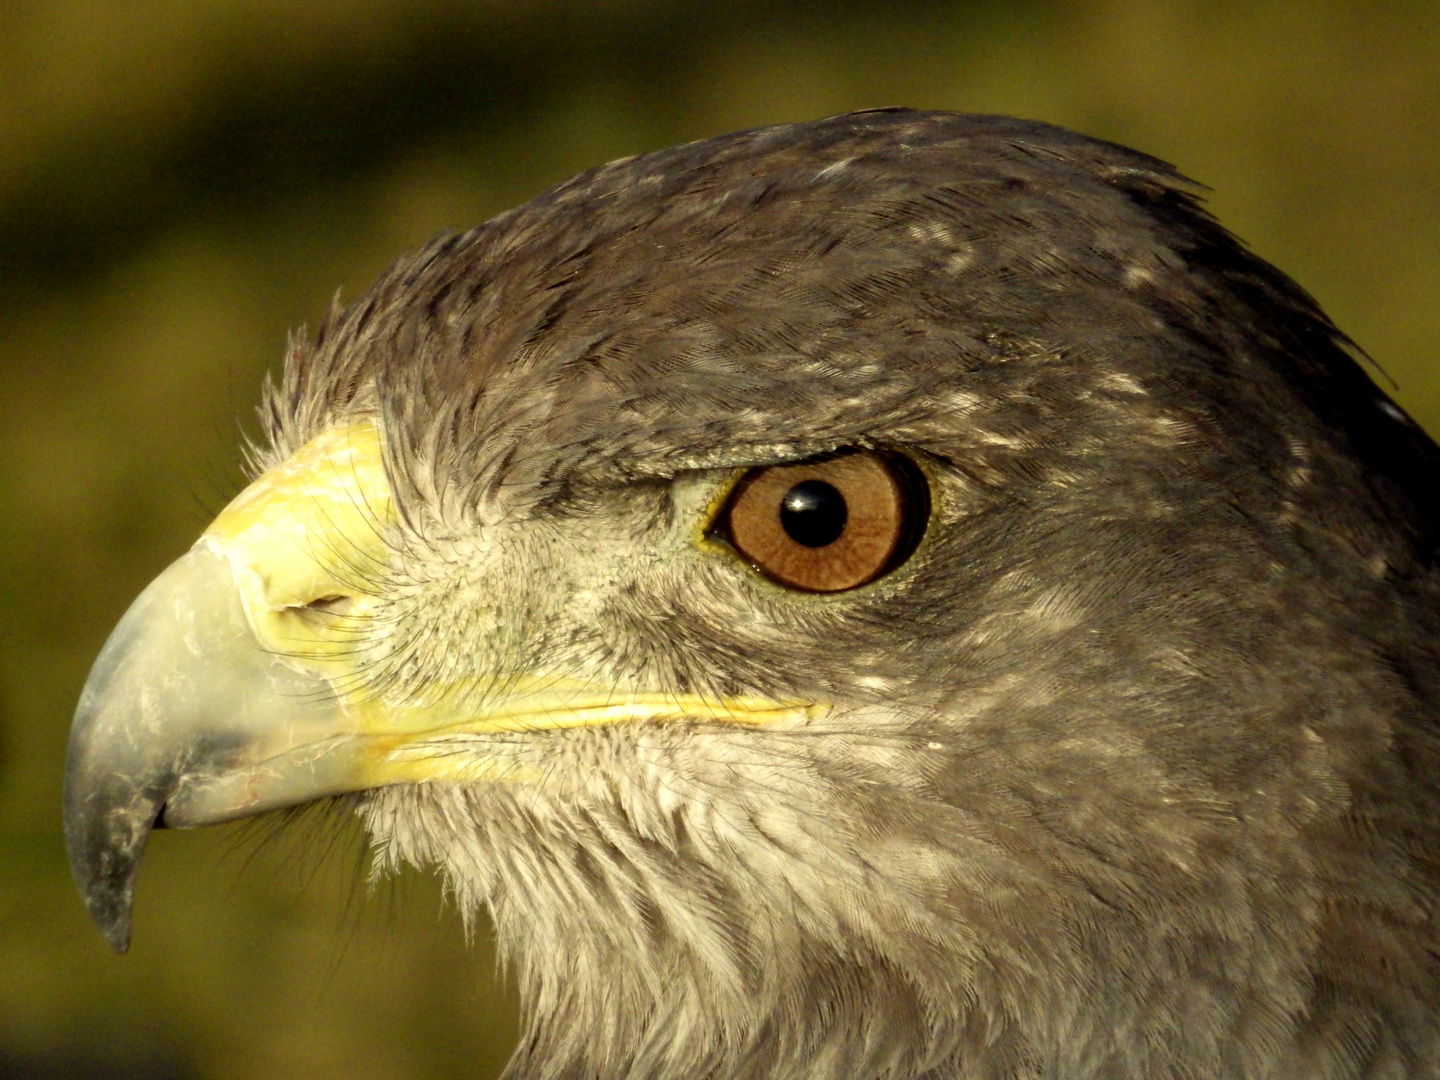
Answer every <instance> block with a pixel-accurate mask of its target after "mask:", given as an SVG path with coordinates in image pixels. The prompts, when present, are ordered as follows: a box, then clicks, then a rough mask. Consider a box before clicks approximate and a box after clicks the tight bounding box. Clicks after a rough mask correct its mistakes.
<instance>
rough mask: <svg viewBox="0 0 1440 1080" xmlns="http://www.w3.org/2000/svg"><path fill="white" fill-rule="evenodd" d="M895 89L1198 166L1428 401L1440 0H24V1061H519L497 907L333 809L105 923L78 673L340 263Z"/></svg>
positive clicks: (7, 324) (361, 1065) (19, 780)
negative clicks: (597, 176)
mask: <svg viewBox="0 0 1440 1080" xmlns="http://www.w3.org/2000/svg"><path fill="white" fill-rule="evenodd" d="M888 104H908V105H915V106H922V107H930V108H945V109H957V110H966V111H993V112H1006V113H1012V114H1018V115H1022V116H1027V117H1035V118H1040V119H1044V120H1048V121H1052V122H1055V123H1059V124H1064V125H1067V126H1071V127H1075V128H1079V129H1081V130H1083V131H1087V132H1090V133H1092V134H1096V135H1100V136H1103V137H1106V138H1110V139H1114V140H1117V141H1120V142H1124V143H1128V144H1131V145H1134V146H1137V147H1140V148H1142V149H1144V150H1147V151H1149V152H1151V153H1154V154H1156V155H1158V156H1160V157H1163V158H1166V159H1167V160H1170V161H1173V162H1175V163H1176V164H1178V165H1179V166H1180V167H1181V168H1182V169H1183V170H1184V171H1186V172H1187V173H1189V174H1190V175H1192V176H1194V177H1196V178H1198V179H1200V180H1202V181H1204V182H1206V183H1208V184H1210V185H1211V186H1212V187H1213V189H1214V196H1213V200H1212V205H1213V207H1214V208H1215V210H1216V211H1217V212H1218V214H1219V215H1220V216H1221V218H1222V219H1223V220H1224V221H1225V222H1226V223H1227V224H1228V225H1229V226H1230V227H1231V228H1232V229H1233V230H1234V231H1236V232H1237V233H1238V234H1239V235H1240V236H1242V237H1243V238H1245V239H1246V240H1247V241H1249V242H1250V244H1251V245H1252V246H1253V247H1254V248H1255V249H1256V250H1258V251H1259V252H1260V253H1261V254H1262V255H1264V256H1265V257H1267V258H1269V259H1270V260H1272V261H1273V262H1275V263H1277V264H1279V265H1280V266H1281V267H1282V268H1284V269H1285V270H1287V271H1288V272H1289V273H1290V274H1291V275H1292V276H1294V277H1295V278H1297V279H1298V280H1299V281H1300V282H1301V283H1302V284H1303V285H1304V286H1305V287H1306V288H1308V289H1309V290H1310V291H1311V292H1313V293H1314V294H1315V295H1316V296H1317V297H1318V298H1319V299H1320V301H1321V302H1322V303H1323V305H1324V306H1325V307H1326V309H1327V310H1328V311H1329V312H1330V313H1331V314H1332V316H1333V317H1334V318H1335V319H1336V320H1337V321H1338V322H1339V324H1340V326H1341V327H1342V328H1344V329H1345V330H1347V331H1348V332H1349V333H1350V334H1351V335H1352V336H1353V337H1354V338H1355V339H1356V340H1357V341H1358V342H1359V343H1360V344H1361V345H1362V346H1363V347H1364V348H1365V349H1366V350H1368V351H1369V352H1370V354H1371V355H1372V356H1373V357H1374V358H1375V360H1376V361H1377V362H1378V364H1379V365H1380V366H1381V367H1382V368H1383V369H1384V370H1385V371H1386V372H1388V373H1389V375H1390V376H1392V377H1393V379H1394V380H1395V382H1396V383H1397V384H1398V390H1397V391H1396V393H1397V395H1398V398H1399V400H1400V401H1401V402H1402V403H1403V404H1404V405H1405V406H1406V407H1407V408H1409V409H1410V410H1411V411H1412V413H1414V415H1415V416H1416V417H1417V418H1418V419H1419V420H1420V421H1421V422H1422V423H1424V424H1426V425H1427V426H1428V427H1429V428H1430V430H1432V431H1437V430H1440V377H1437V370H1436V367H1435V361H1436V360H1437V349H1436V344H1435V343H1436V342H1437V340H1440V5H1437V4H1436V3H1435V2H1425V0H1421V2H1385V0H1270V2H1265V0H1254V2H1239V0H1237V2H1231V0H1074V2H1058V0H992V2H961V0H951V2H945V3H941V2H923V0H873V2H857V0H852V2H842V0H826V2H821V0H813V2H810V0H735V2H708V3H702V2H698V0H696V2H690V3H681V2H667V0H528V2H526V0H3V2H0V395H3V401H0V417H3V419H0V604H3V608H0V616H3V617H0V1078H10V1077H45V1078H50V1077H55V1078H59V1077H65V1078H72V1077H73V1078H85V1077H94V1078H100V1077H107V1078H109V1077H146V1078H156V1080H170V1078H173V1080H179V1078H206V1080H209V1078H214V1080H286V1078H290V1077H296V1078H300V1077H305V1078H309V1077H345V1078H354V1080H400V1078H422V1077H423V1078H430V1077H434V1078H448V1077H461V1076H475V1077H482V1078H483V1077H489V1076H493V1075H494V1074H495V1073H496V1072H497V1071H498V1070H499V1069H500V1067H501V1066H502V1065H503V1062H504V1060H505V1057H506V1055H507V1054H508V1052H509V1047H510V1044H511V1041H512V1039H513V1032H514V1014H515V1004H514V1001H513V998H512V996H511V994H510V993H509V992H508V991H507V989H506V988H505V986H504V983H503V979H500V978H498V977H497V976H496V974H495V972H494V962H493V954H492V951H491V949H490V945H489V942H488V939H487V933H486V929H485V927H483V926H482V927H480V928H479V931H478V932H477V934H476V935H475V938H474V940H473V941H471V942H469V943H467V942H466V940H465V935H464V932H463V930H462V928H461V926H460V925H459V921H458V919H457V917H456V916H455V914H454V913H453V912H452V911H448V910H447V909H446V907H445V905H444V901H443V897H442V895H441V891H440V889H439V887H438V885H437V884H436V883H435V882H434V881H433V880H430V879H428V878H425V877H423V876H421V875H413V876H412V877H408V878H402V879H400V880H399V881H396V882H391V883H387V884H382V885H380V886H378V887H374V888H371V887H370V886H368V885H367V883H366V868H365V857H364V845H363V842H362V840H361V838H360V837H359V835H358V833H357V831H356V829H355V828H354V826H353V824H352V823H350V822H348V821H345V820H343V819H339V818H337V817H336V816H334V815H329V816H327V815H323V814H322V815H315V814H310V815H308V816H304V817H302V818H301V819H300V820H298V821H293V822H289V823H287V824H284V825H283V826H278V827H270V828H267V827H266V826H265V825H264V824H263V823H262V824H261V825H260V826H258V827H256V826H251V827H250V828H248V829H247V828H244V827H234V828H232V827H225V828H217V829H211V830H202V831H200V832H196V833H173V832H172V833H163V834H160V835H158V836H156V837H155V839H154V840H153V842H152V845H151V850H150V853H149V856H148V861H147V865H146V867H145V871H144V873H143V875H142V878H141V882H140V887H139V895H138V911H137V919H136V927H135V931H136V934H135V945H134V948H133V949H132V951H131V953H130V955H129V956H127V957H125V958H123V959H120V958H117V957H114V956H112V955H110V954H109V953H107V952H106V951H105V949H104V947H103V946H102V944H101V942H100V938H99V936H98V934H96V933H95V932H93V930H92V929H91V928H90V926H89V925H88V924H87V922H86V919H85V916H84V913H83V911H82V908H81V905H80V902H79V900H78V899H77V897H76V896H75V894H74V890H73V887H72V885H71V883H70V879H69V874H68V871H67V869H66V866H65V862H64V857H63V852H62V846H61V836H60V828H59V797H60V778H61V766H62V760H63V755H64V745H65V736H66V730H67V726H68V723H69V718H70V713H71V710H72V708H73V704H74V702H75V699H76V697H77V695H78V693H79V689H80V686H81V683H82V681H83V679H84V676H85V673H86V670H87V668H88V666H89V663H90V661H91V659H92V658H93V657H94V655H95V652H96V650H97V649H98V648H99V646H100V644H101V642H102V641H103V639H104V637H105V635H106V634H107V633H108V631H109V629H110V628H111V627H112V626H113V625H114V623H115V621H116V619H117V618H118V617H119V615H120V613H121V612H122V611H123V609H124V608H125V606H126V604H127V603H128V602H129V600H130V599H131V598H132V597H133V596H134V595H135V593H136V592H138V591H139V589H140V588H141V587H142V586H143V585H144V584H145V582H146V581H147V580H148V579H149V578H150V577H151V576H153V575H154V574H155V573H156V572H157V571H158V570H159V569H160V568H161V567H162V566H164V565H165V564H166V563H167V562H168V561H170V560H171V559H172V558H174V557H175V556H177V555H178V554H179V553H180V552H181V551H183V550H184V549H185V547H187V546H188V545H189V543H190V541H191V539H192V538H193V537H194V536H195V535H196V534H197V533H198V532H199V531H200V529H201V528H202V527H203V526H204V524H205V523H206V521H208V519H209V517H210V516H211V515H212V514H213V513H214V512H215V511H216V510H218V508H219V507H220V506H222V505H223V504H224V503H225V501H226V500H227V499H228V497H229V496H230V495H231V494H233V493H234V492H235V491H236V490H238V487H239V486H240V483H241V474H240V472H239V469H238V467H237V461H238V459H239V455H238V453H237V448H238V445H239V442H240V439H241V434H242V432H243V431H244V430H245V429H246V428H247V427H248V425H249V424H250V423H251V420H250V417H251V412H252V408H251V407H252V405H253V403H254V401H255V400H256V388H257V386H258V383H259V379H260V377H261V375H262V373H263V372H264V371H266V370H267V369H271V368H273V367H274V366H275V365H276V363H277V362H278V360H279V358H280V356H281V354H282V350H283V346H284V341H285V335H286V333H287V332H288V331H289V330H291V329H292V328H295V327H299V326H301V325H303V324H306V323H309V324H311V325H314V323H315V321H316V320H317V319H318V318H319V317H320V315H321V314H322V312H323V311H324V309H325V307H326V305H327V304H328V303H329V301H330V298H331V296H332V294H333V293H334V292H335V290H337V289H338V290H339V291H340V294H341V295H342V297H349V298H353V297H355V296H356V295H357V294H358V293H359V292H360V291H361V290H362V289H363V288H364V287H365V285H366V284H367V282H368V281H369V280H370V279H371V278H373V277H374V276H375V275H376V273H377V272H378V271H379V270H380V269H381V268H382V267H383V266H384V265H385V264H386V263H387V262H388V261H389V260H390V259H392V258H394V257H395V256H396V255H397V254H399V253H400V252H402V251H404V250H405V249H407V248H410V247H412V246H414V245H416V244H419V243H420V242H422V241H423V240H425V239H426V238H427V237H428V236H430V235H431V234H432V233H434V232H436V231H437V230H439V229H442V228H445V227H449V226H459V227H463V226H467V225H471V224H475V223H478V222H480V221H482V220H483V219H485V218H486V217H488V216H490V215H491V214H493V213H495V212H497V211H499V210H501V209H504V208H505V207H508V206H511V205H513V204H515V203H517V202H519V201H522V200H524V199H525V198H527V197H529V196H530V195H532V194H534V193H536V192H538V191H539V190H541V189H542V188H544V187H545V186H546V185H548V184H550V183H552V182H554V181H557V180H560V179H562V178H564V177H565V176H567V175H568V174H570V173H572V172H575V171H578V170H580V169H582V168H585V167H588V166H590V165H593V164H597V163H599V162H603V161H606V160H609V159H612V158H615V157H619V156H622V155H625V154H631V153H636V152H639V151H644V150H648V149H653V148H657V147H661V146H664V145H668V144H670V143H674V142H679V141H683V140H689V139H695V138H699V137H702V136H705V135H710V134H716V133H719V132H723V131H726V130H730V129H734V128H740V127H746V126H751V125H757V124H768V123H775V122H781V121H787V120H799V119H807V118H812V117H817V116H822V115H827V114H831V113H837V112H843V111H846V110H850V109H855V108H863V107H870V106H878V105H888Z"/></svg>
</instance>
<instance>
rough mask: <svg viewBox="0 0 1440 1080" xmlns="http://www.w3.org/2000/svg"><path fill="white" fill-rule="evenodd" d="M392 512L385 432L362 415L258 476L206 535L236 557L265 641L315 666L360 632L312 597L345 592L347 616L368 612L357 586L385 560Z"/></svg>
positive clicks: (238, 576) (244, 595)
mask: <svg viewBox="0 0 1440 1080" xmlns="http://www.w3.org/2000/svg"><path fill="white" fill-rule="evenodd" d="M393 515H394V504H393V501H392V499H391V495H390V484H389V481H388V480H387V479H386V477H385V466H384V461H383V459H382V456H381V449H380V433H379V432H378V431H377V430H376V427H375V425H374V424H373V423H372V422H370V421H362V422H359V423H355V424H348V425H345V426H343V427H336V428H331V429H329V430H328V431H325V432H324V433H322V434H320V435H318V436H316V437H315V438H314V439H312V440H310V442H308V443H306V444H305V445H304V446H302V447H301V448H300V449H299V450H297V451H296V452H295V453H294V454H293V455H291V457H289V458H288V459H287V460H285V461H283V462H281V463H280V464H279V465H277V466H275V468H273V469H270V470H269V471H268V472H266V473H265V474H264V475H263V476H260V477H259V478H257V479H256V480H255V482H254V483H253V484H251V485H250V486H249V487H247V488H246V489H245V490H244V491H242V492H241V493H240V494H239V495H238V496H236V497H235V499H234V501H233V502H231V503H230V505H229V506H227V507H226V508H225V509H224V510H222V511H221V512H220V516H219V517H217V518H216V519H215V521H214V523H213V524H211V526H210V528H209V529H208V530H206V532H205V535H204V536H203V537H202V538H201V541H200V542H201V543H202V544H212V545H214V546H216V547H217V548H219V549H220V551H222V552H223V553H224V555H225V556H226V558H227V559H228V560H229V561H230V566H231V569H232V570H233V572H234V574H235V584H236V586H237V588H238V589H239V590H240V596H241V601H242V604H243V606H244V608H245V613H246V617H247V618H248V619H249V621H250V627H251V629H252V630H253V631H254V632H255V636H256V638H258V639H259V641H260V644H261V646H262V647H264V648H266V649H269V650H272V651H274V652H276V653H279V654H282V655H285V656H287V657H289V658H292V659H293V660H294V661H295V662H296V663H297V664H299V665H300V666H304V667H310V664H309V663H307V662H308V661H323V660H324V659H325V658H327V657H331V656H334V655H335V654H337V653H344V652H346V651H347V650H349V649H350V648H351V647H352V645H353V640H354V639H353V633H345V632H344V630H343V627H341V626H340V625H339V624H338V623H337V621H336V620H334V619H330V618H327V617H326V615H325V613H324V612H323V611H322V612H320V613H319V614H318V615H317V613H316V612H315V611H313V610H307V608H306V605H310V604H315V603H317V602H319V603H322V604H323V603H324V602H327V601H332V600H333V601H341V600H342V598H343V603H344V604H345V608H344V611H345V614H346V616H347V617H348V619H347V621H348V620H349V619H354V618H356V617H360V616H363V615H364V613H365V612H364V608H365V607H366V605H367V603H368V600H369V598H368V597H367V596H366V594H365V590H364V589H362V588H360V587H359V586H360V585H362V584H363V581H364V579H365V578H366V577H373V576H374V575H375V574H376V573H378V572H380V571H382V570H383V568H384V565H385V560H386V555H387V551H386V547H385V540H384V531H385V529H386V527H387V526H388V525H389V524H390V522H391V521H392V519H393ZM351 625H352V626H353V623H352V624H351Z"/></svg>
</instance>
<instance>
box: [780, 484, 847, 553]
mask: <svg viewBox="0 0 1440 1080" xmlns="http://www.w3.org/2000/svg"><path fill="white" fill-rule="evenodd" d="M849 516H850V512H849V511H848V510H847V509H846V508H845V496H844V495H841V494H840V492H838V491H836V490H835V488H834V487H833V486H832V485H830V484H827V483H826V482H825V481H824V480H802V481H800V483H798V484H796V485H795V486H794V487H792V488H791V489H790V490H789V491H787V492H786V493H785V499H784V501H783V502H781V503H780V524H781V525H782V526H783V527H784V529H785V533H786V535H788V536H789V537H790V539H791V540H794V541H795V542H796V543H797V544H804V545H805V546H806V547H812V548H818V547H824V546H825V545H826V544H833V543H834V542H835V541H836V540H837V539H839V537H840V534H841V533H842V532H844V531H845V520H846V519H847V518H848V517H849Z"/></svg>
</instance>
